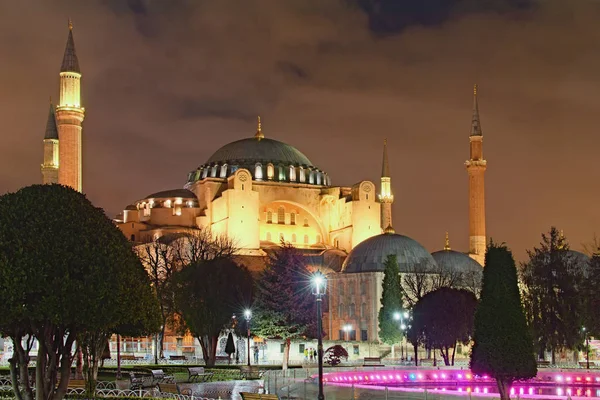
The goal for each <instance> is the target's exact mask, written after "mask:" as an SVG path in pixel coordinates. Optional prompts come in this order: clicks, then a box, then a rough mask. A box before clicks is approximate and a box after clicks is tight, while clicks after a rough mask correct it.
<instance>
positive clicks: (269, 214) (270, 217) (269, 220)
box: [267, 211, 273, 224]
mask: <svg viewBox="0 0 600 400" xmlns="http://www.w3.org/2000/svg"><path fill="white" fill-rule="evenodd" d="M272 223H273V212H272V211H267V224H272Z"/></svg>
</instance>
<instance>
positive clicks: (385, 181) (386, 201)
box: [379, 139, 394, 232]
mask: <svg viewBox="0 0 600 400" xmlns="http://www.w3.org/2000/svg"><path fill="white" fill-rule="evenodd" d="M379 202H380V203H381V229H382V230H383V231H384V232H387V229H388V227H391V226H392V203H393V202H394V195H393V194H392V178H391V177H390V165H389V161H388V155H387V139H384V140H383V163H382V165H381V191H380V192H379Z"/></svg>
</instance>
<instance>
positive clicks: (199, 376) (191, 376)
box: [188, 367, 213, 382]
mask: <svg viewBox="0 0 600 400" xmlns="http://www.w3.org/2000/svg"><path fill="white" fill-rule="evenodd" d="M212 376H213V373H212V372H206V371H205V370H204V367H188V382H198V381H200V382H206V381H208V380H209V379H210V378H211V377H212Z"/></svg>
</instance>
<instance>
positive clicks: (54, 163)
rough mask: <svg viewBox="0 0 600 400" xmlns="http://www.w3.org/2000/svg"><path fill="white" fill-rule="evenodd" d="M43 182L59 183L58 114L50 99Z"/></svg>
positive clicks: (45, 136) (45, 137)
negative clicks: (55, 112)
mask: <svg viewBox="0 0 600 400" xmlns="http://www.w3.org/2000/svg"><path fill="white" fill-rule="evenodd" d="M42 183H43V184H47V183H58V129H57V128H56V115H55V114H54V106H53V105H52V99H50V111H49V112H48V122H46V133H45V134H44V162H43V164H42Z"/></svg>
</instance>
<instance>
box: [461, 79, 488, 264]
mask: <svg viewBox="0 0 600 400" xmlns="http://www.w3.org/2000/svg"><path fill="white" fill-rule="evenodd" d="M469 142H470V145H471V157H470V159H469V160H468V161H467V162H465V165H466V167H467V173H468V174H469V255H470V256H471V258H473V259H475V260H476V261H477V262H479V263H480V264H481V265H483V264H484V260H485V249H486V236H485V185H484V180H485V179H484V174H485V169H486V167H487V162H486V161H485V159H484V158H483V132H482V130H481V123H480V121H479V105H478V103H477V85H475V87H474V89H473V121H472V123H471V135H470V136H469Z"/></svg>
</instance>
